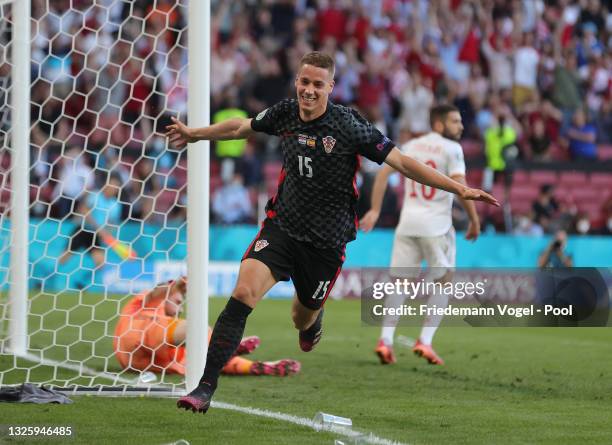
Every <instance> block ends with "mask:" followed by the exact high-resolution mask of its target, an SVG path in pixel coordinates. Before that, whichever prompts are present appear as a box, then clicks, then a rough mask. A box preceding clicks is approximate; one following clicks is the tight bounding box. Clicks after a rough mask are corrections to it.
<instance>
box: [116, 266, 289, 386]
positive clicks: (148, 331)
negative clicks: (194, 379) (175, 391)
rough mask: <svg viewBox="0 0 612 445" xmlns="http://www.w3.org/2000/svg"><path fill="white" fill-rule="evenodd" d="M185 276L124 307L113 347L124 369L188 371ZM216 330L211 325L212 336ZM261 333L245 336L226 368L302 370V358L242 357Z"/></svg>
mask: <svg viewBox="0 0 612 445" xmlns="http://www.w3.org/2000/svg"><path fill="white" fill-rule="evenodd" d="M186 287H187V283H186V279H185V278H184V277H181V278H179V279H177V280H172V281H169V282H167V283H163V284H160V285H158V286H156V287H155V288H154V289H152V290H150V291H145V292H143V293H141V294H139V295H137V296H135V297H133V298H132V299H131V300H130V301H129V302H128V303H127V304H126V305H125V306H124V307H123V310H122V311H121V315H120V317H119V321H118V323H117V326H116V328H115V336H114V339H113V348H114V350H115V356H116V357H117V360H118V361H119V363H120V364H121V366H122V367H123V368H124V369H132V370H135V371H152V372H162V371H163V370H165V371H166V372H168V373H177V374H182V375H184V374H185V352H186V351H185V333H186V330H187V322H186V320H184V319H182V318H179V316H178V315H179V313H180V311H181V308H182V304H183V298H184V295H185V292H186ZM211 333H212V330H211V329H210V328H208V337H209V339H210V335H211ZM259 343H260V340H259V337H256V336H251V337H245V338H243V339H242V341H241V342H240V346H239V347H238V350H237V351H236V353H235V354H234V356H232V357H231V358H230V359H229V361H228V362H227V363H226V364H225V366H224V368H223V373H225V374H232V375H277V376H286V375H291V374H295V373H297V372H299V370H300V362H298V361H296V360H289V359H283V360H278V361H275V362H261V361H252V360H247V359H245V358H243V357H241V356H242V355H244V354H249V353H250V352H252V351H253V350H254V349H255V348H257V347H258V346H259Z"/></svg>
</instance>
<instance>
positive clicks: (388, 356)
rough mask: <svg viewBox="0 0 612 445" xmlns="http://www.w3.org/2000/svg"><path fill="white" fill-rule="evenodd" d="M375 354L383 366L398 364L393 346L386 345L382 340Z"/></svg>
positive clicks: (379, 341)
mask: <svg viewBox="0 0 612 445" xmlns="http://www.w3.org/2000/svg"><path fill="white" fill-rule="evenodd" d="M374 352H375V353H376V355H377V356H378V358H379V359H380V364H381V365H390V364H392V363H395V362H396V360H395V353H394V352H393V346H388V345H386V344H385V342H384V341H383V340H382V339H381V340H378V343H377V344H376V349H374Z"/></svg>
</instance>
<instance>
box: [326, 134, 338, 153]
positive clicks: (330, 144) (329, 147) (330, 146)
mask: <svg viewBox="0 0 612 445" xmlns="http://www.w3.org/2000/svg"><path fill="white" fill-rule="evenodd" d="M334 145H336V140H335V139H334V138H333V137H331V136H325V137H324V138H323V148H324V149H325V153H331V151H332V150H333V149H334Z"/></svg>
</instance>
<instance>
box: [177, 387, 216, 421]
mask: <svg viewBox="0 0 612 445" xmlns="http://www.w3.org/2000/svg"><path fill="white" fill-rule="evenodd" d="M212 395H213V393H212V391H211V390H210V387H209V386H206V385H198V387H197V388H196V389H194V390H193V391H191V392H190V393H189V394H187V395H186V396H183V397H181V398H180V399H178V402H176V406H177V408H185V410H186V411H189V410H191V411H193V412H194V413H202V414H206V411H208V408H210V401H211V399H212Z"/></svg>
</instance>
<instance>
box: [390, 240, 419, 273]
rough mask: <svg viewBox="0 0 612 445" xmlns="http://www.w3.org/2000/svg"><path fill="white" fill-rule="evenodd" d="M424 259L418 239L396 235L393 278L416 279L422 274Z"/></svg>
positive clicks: (392, 253)
mask: <svg viewBox="0 0 612 445" xmlns="http://www.w3.org/2000/svg"><path fill="white" fill-rule="evenodd" d="M423 259H424V255H423V251H422V249H421V245H420V243H419V239H418V238H416V237H413V236H406V235H401V234H399V233H397V232H396V233H395V237H394V238H393V249H392V251H391V271H390V275H391V276H393V277H399V278H416V277H417V276H418V275H419V273H420V270H421V263H422V262H423Z"/></svg>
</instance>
